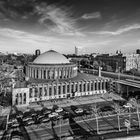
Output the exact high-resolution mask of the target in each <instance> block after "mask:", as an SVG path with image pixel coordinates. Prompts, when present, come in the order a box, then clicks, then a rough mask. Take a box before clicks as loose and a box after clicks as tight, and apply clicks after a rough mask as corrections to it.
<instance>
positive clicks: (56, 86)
mask: <svg viewBox="0 0 140 140" xmlns="http://www.w3.org/2000/svg"><path fill="white" fill-rule="evenodd" d="M107 83H108V81H107V79H101V80H92V81H78V82H63V83H50V84H43V85H36V86H33V87H30V88H29V98H30V99H31V102H32V101H36V100H47V99H48V100H49V99H55V98H66V97H67V96H70V97H71V96H77V95H78V94H77V93H82V95H90V94H92V93H93V91H95V92H96V93H100V92H101V91H102V92H103V91H106V90H107ZM84 93H85V94H84Z"/></svg>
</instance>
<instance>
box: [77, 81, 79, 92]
mask: <svg viewBox="0 0 140 140" xmlns="http://www.w3.org/2000/svg"><path fill="white" fill-rule="evenodd" d="M77 92H79V82H77Z"/></svg>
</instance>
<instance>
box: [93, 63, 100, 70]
mask: <svg viewBox="0 0 140 140" xmlns="http://www.w3.org/2000/svg"><path fill="white" fill-rule="evenodd" d="M93 68H95V69H98V68H99V63H98V62H97V61H94V62H93Z"/></svg>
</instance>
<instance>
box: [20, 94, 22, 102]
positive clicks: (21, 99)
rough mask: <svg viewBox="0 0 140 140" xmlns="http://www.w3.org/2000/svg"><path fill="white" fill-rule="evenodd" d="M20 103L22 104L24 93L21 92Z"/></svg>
mask: <svg viewBox="0 0 140 140" xmlns="http://www.w3.org/2000/svg"><path fill="white" fill-rule="evenodd" d="M20 104H22V93H20Z"/></svg>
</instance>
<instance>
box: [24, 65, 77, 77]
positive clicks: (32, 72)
mask: <svg viewBox="0 0 140 140" xmlns="http://www.w3.org/2000/svg"><path fill="white" fill-rule="evenodd" d="M75 68H76V67H75V66H74V67H73V66H71V67H58V68H57V67H56V68H55V67H51V68H48V67H32V66H28V67H27V68H26V75H27V76H28V77H29V78H34V79H66V78H71V77H74V76H76V75H77V69H75Z"/></svg>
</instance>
